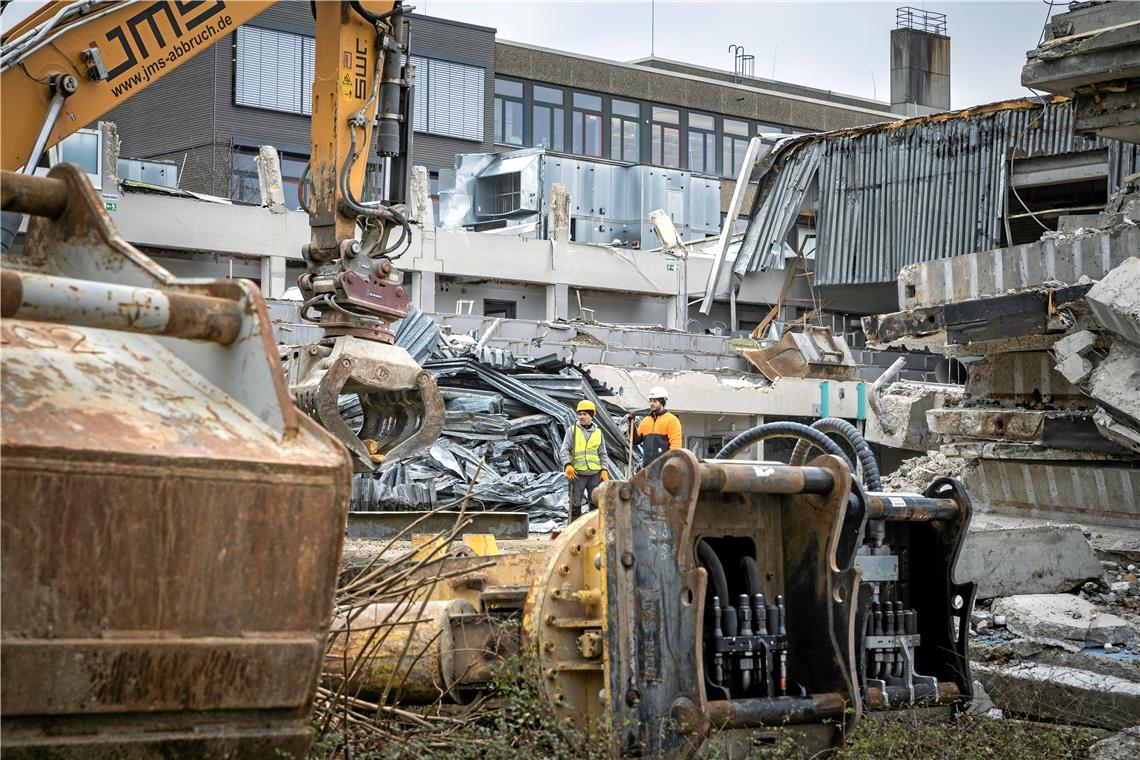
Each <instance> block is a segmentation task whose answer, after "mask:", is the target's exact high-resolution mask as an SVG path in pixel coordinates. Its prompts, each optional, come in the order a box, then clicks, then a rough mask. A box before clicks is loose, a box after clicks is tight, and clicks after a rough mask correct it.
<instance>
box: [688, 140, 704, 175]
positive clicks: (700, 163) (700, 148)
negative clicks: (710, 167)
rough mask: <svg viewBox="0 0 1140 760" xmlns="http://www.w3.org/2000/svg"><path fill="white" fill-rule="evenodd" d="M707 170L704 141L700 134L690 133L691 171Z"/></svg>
mask: <svg viewBox="0 0 1140 760" xmlns="http://www.w3.org/2000/svg"><path fill="white" fill-rule="evenodd" d="M704 170H705V153H704V140H702V139H701V133H700V132H693V131H690V132H689V171H693V172H703V171H704Z"/></svg>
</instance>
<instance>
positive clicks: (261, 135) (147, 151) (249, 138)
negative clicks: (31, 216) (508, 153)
mask: <svg viewBox="0 0 1140 760" xmlns="http://www.w3.org/2000/svg"><path fill="white" fill-rule="evenodd" d="M249 25H250V26H257V27H262V28H266V29H273V30H275V31H280V32H290V33H293V34H303V35H308V36H312V35H313V34H314V26H313V17H312V12H311V10H310V6H309V4H308V3H301V2H295V3H279V4H277V5H276V6H274V7H272V8H270V9H269V10H267V11H265V12H264V13H262V14H260V15H259V16H257V17H255V18H254V19H253V20H252V21H250V22H249ZM236 40H237V35H236V33H231V34H229V35H228V36H226V37H225V38H223V39H222V40H220V41H219V42H218V43H216V44H215V45H214V46H213V47H212V48H211V49H209V50H206V51H205V52H203V53H201V54H199V55H198V56H197V57H195V58H193V59H191V60H190V61H187V62H186V63H185V64H184V65H183V66H181V67H180V68H179V69H177V70H176V71H174V72H172V73H171V74H169V75H168V76H167V77H165V78H164V79H163V80H162V81H160V82H157V83H155V84H154V85H152V86H151V87H149V88H147V89H146V90H144V91H142V92H140V93H139V94H138V95H136V96H134V97H133V98H131V99H130V100H128V101H127V102H126V103H124V104H123V105H121V106H119V107H117V108H115V109H113V110H112V111H110V112H109V113H108V114H107V115H106V116H105V117H104V120H107V121H113V122H115V123H116V125H117V126H118V129H119V136H120V139H121V145H122V148H121V153H122V156H123V157H124V158H142V159H165V160H170V161H174V162H176V163H178V164H179V166H180V167H181V172H180V177H179V183H180V186H181V187H182V188H184V189H188V190H194V191H197V192H204V193H211V194H214V195H221V196H225V195H228V194H229V183H230V175H231V173H232V168H231V167H232V154H233V147H234V146H246V147H252V148H255V147H256V146H258V145H273V146H275V147H277V148H278V149H280V150H284V151H288V152H292V153H300V154H303V155H307V154H308V153H309V150H310V148H309V146H310V118H309V117H308V116H304V115H301V114H292V113H286V112H282V111H274V110H268V109H262V108H252V107H248V106H239V105H236V104H235V102H234V65H235V63H234V62H235V60H236V56H237V51H236V44H237V43H236ZM411 48H412V53H413V54H415V55H422V56H426V57H429V58H436V59H441V60H446V61H452V62H455V63H465V64H469V65H475V66H482V67H483V68H484V69H485V85H484V86H485V92H486V93H487V95H488V97H487V98H486V113H485V114H484V124H483V140H482V141H480V142H476V141H473V140H457V139H453V138H448V137H438V136H435V135H431V134H426V133H420V132H417V133H415V136H414V138H413V161H414V162H415V163H417V164H425V165H429V166H448V167H449V166H451V164H452V159H453V157H454V155H455V154H456V153H470V152H479V151H489V150H491V139H492V137H493V134H494V124H493V120H492V107H493V102H494V101H493V97H492V96H491V93H492V92H493V90H494V76H495V30H494V29H490V28H487V27H476V26H472V25H469V24H460V23H457V22H450V21H446V20H443V19H436V18H430V17H425V16H418V15H415V14H413V15H412V18H411Z"/></svg>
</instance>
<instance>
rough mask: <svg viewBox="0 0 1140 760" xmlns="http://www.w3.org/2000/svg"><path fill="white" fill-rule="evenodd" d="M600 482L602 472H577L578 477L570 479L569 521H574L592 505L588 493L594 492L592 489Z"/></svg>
mask: <svg viewBox="0 0 1140 760" xmlns="http://www.w3.org/2000/svg"><path fill="white" fill-rule="evenodd" d="M601 482H602V474H601V473H600V472H595V473H590V474H586V473H578V477H576V478H574V479H573V480H571V481H570V522H574V521H575V520H577V519H578V517H580V516H581V515H582V514H583V513H585V512H587V511H589V510H590V509H591V508H592V507H593V505H592V504H591V503H590V494H592V493H594V489H595V488H597V487H598V485H599V484H600V483H601ZM583 497H585V501H586V506H585V508H583V507H582V499H583Z"/></svg>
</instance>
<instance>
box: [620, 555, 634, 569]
mask: <svg viewBox="0 0 1140 760" xmlns="http://www.w3.org/2000/svg"><path fill="white" fill-rule="evenodd" d="M621 564H622V566H623V567H633V552H622V553H621Z"/></svg>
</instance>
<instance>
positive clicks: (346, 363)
mask: <svg viewBox="0 0 1140 760" xmlns="http://www.w3.org/2000/svg"><path fill="white" fill-rule="evenodd" d="M340 366H342V367H351V366H352V362H351V361H350V360H348V359H341V360H340Z"/></svg>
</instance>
